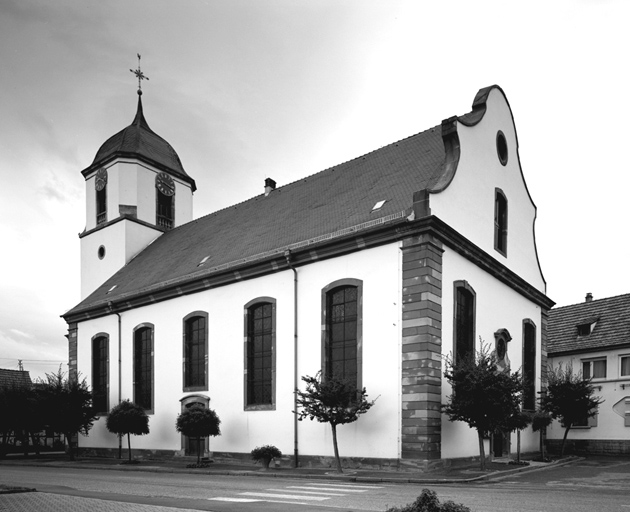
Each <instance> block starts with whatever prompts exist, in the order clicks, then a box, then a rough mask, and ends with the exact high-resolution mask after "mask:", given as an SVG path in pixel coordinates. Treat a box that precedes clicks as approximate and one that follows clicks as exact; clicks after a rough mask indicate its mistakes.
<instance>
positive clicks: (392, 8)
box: [0, 0, 630, 378]
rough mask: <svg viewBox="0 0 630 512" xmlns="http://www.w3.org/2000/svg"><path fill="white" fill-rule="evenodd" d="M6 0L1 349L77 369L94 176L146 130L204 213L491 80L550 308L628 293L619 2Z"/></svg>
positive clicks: (8, 358) (417, 125)
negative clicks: (121, 142) (135, 129)
mask: <svg viewBox="0 0 630 512" xmlns="http://www.w3.org/2000/svg"><path fill="white" fill-rule="evenodd" d="M519 5H520V7H519V6H516V2H506V1H505V0H501V1H483V0H475V1H470V0H450V1H449V2H436V1H427V2H424V1H420V0H416V1H405V0H382V1H373V0H347V1H344V0H317V1H316V0H309V1H306V0H302V1H300V0H291V1H289V0H215V1H201V0H196V1H186V0H180V1H169V2H167V1H156V0H144V1H134V0H124V1H123V0H120V1H111V0H105V1H103V0H99V1H93V0H81V1H78V0H76V1H69V0H55V1H54V2H50V1H48V0H0V65H1V66H2V68H1V69H0V176H1V177H2V181H1V185H2V186H0V214H1V220H0V244H2V250H1V251H0V269H1V272H2V274H1V275H2V279H1V284H0V286H1V288H0V300H1V305H2V307H1V308H0V367H3V368H13V369H17V367H18V359H22V360H23V365H24V368H25V369H26V370H29V371H30V372H31V376H32V377H34V378H36V377H40V376H43V375H44V373H46V372H51V371H55V370H56V369H57V368H58V366H59V364H60V363H63V369H64V370H65V369H67V365H66V364H65V363H66V362H67V343H66V339H65V338H64V334H66V325H65V322H64V321H63V320H62V319H61V318H60V315H61V314H62V313H64V311H66V310H68V309H70V308H71V307H73V306H74V305H76V304H77V303H78V301H79V238H78V236H77V235H78V233H80V232H81V231H83V228H84V226H85V206H84V196H85V182H84V180H83V177H82V175H81V173H80V171H81V170H82V169H84V168H86V167H88V166H89V165H90V164H91V163H92V160H93V159H94V156H95V154H96V151H97V150H98V148H99V147H100V145H101V144H102V143H103V142H104V141H105V140H106V139H107V138H108V137H110V136H111V135H113V134H114V133H116V132H118V131H119V130H121V129H122V128H124V127H126V126H127V125H129V124H130V123H131V121H132V120H133V117H134V115H135V110H136V102H137V95H136V88H137V80H136V79H135V78H134V76H133V74H132V73H130V72H129V69H130V68H134V69H135V68H136V66H137V57H136V54H137V53H140V54H141V55H142V70H143V72H144V73H145V74H146V75H147V76H148V77H149V79H150V80H149V81H148V82H144V83H143V91H144V95H143V97H142V98H143V105H144V113H145V117H146V119H147V122H148V123H149V125H150V126H151V128H152V129H153V130H154V131H155V132H156V133H158V134H159V135H161V136H162V137H163V138H165V139H166V140H167V141H169V142H170V144H171V145H172V146H173V147H174V148H175V150H176V151H177V153H178V154H179V157H180V159H181V161H182V163H183V165H184V168H185V169H186V171H187V173H188V174H189V175H190V176H192V177H193V178H194V179H195V180H196V182H197V187H198V190H197V192H196V193H195V196H194V215H195V217H199V216H202V215H205V214H207V213H210V212H212V211H215V210H217V209H220V208H224V207H226V206H229V205H231V204H234V203H237V202H240V201H243V200H245V199H248V198H250V197H252V196H255V195H257V194H260V193H261V192H262V189H263V182H264V179H265V178H266V177H271V178H273V179H274V180H276V182H277V183H278V186H282V185H284V184H287V183H290V182H292V181H295V180H296V179H298V178H300V177H304V176H307V175H310V174H313V173H315V172H318V171H320V170H322V169H325V168H327V167H330V166H332V165H335V164H338V163H341V162H343V161H346V160H349V159H352V158H354V157H357V156H360V155H362V154H364V153H367V152H369V151H372V150H374V149H377V148H379V147H381V146H384V145H386V144H389V143H391V142H394V141H396V140H399V139H402V138H405V137H408V136H410V135H413V134H415V133H417V132H420V131H423V130H425V129H427V128H430V127H432V126H435V125H438V124H440V122H441V121H442V119H445V118H448V117H450V116H453V115H461V114H464V113H466V112H469V111H470V108H471V104H472V101H473V98H474V96H475V94H476V93H477V91H478V90H479V89H480V88H482V87H485V86H488V85H492V84H498V85H500V86H501V87H502V88H503V90H504V91H505V93H506V95H507V98H508V101H509V102H510V105H511V107H512V111H513V114H514V119H515V122H516V129H517V132H518V136H519V143H520V159H521V165H522V167H523V172H524V176H525V180H526V182H527V185H528V187H529V190H530V193H531V195H532V198H533V200H534V202H535V203H536V206H537V208H538V220H537V222H536V238H537V244H538V251H539V257H540V262H541V266H542V270H543V273H544V276H545V279H546V280H547V293H548V295H549V297H550V298H551V299H553V300H554V301H556V303H557V304H558V305H567V304H573V303H577V302H581V301H583V300H584V296H585V294H586V292H592V293H593V294H594V296H595V298H596V299H597V298H603V297H607V296H613V295H619V294H623V293H629V292H630V284H629V279H628V277H629V271H628V262H629V261H630V249H629V246H630V243H629V242H628V221H629V219H630V215H629V214H628V203H629V202H630V201H629V200H628V193H627V185H628V182H629V180H628V179H627V175H628V173H629V170H630V169H629V164H628V161H627V158H626V153H627V147H628V141H630V133H629V132H630V129H629V128H628V126H629V124H628V123H629V119H630V83H629V77H630V72H629V70H628V65H629V54H628V49H629V48H630V30H628V26H627V25H628V21H629V20H630V2H627V1H624V0H618V1H614V0H573V1H562V0H554V1H553V2H550V1H548V0H547V1H540V2H538V1H528V2H525V1H523V2H519Z"/></svg>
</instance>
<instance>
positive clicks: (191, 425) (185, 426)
mask: <svg viewBox="0 0 630 512" xmlns="http://www.w3.org/2000/svg"><path fill="white" fill-rule="evenodd" d="M220 424H221V420H220V419H219V416H217V413H216V412H214V411H213V410H212V409H207V408H206V407H204V406H203V405H201V404H193V405H191V406H190V407H188V408H187V409H186V410H185V411H184V412H182V413H181V414H180V415H179V416H177V421H176V422H175V428H176V429H177V432H180V433H181V434H184V435H185V436H188V437H195V438H197V464H199V463H200V461H201V439H205V438H206V437H208V436H219V435H221V429H220V428H219V425H220Z"/></svg>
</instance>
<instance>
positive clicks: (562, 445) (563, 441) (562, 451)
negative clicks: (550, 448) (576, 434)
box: [560, 425, 571, 457]
mask: <svg viewBox="0 0 630 512" xmlns="http://www.w3.org/2000/svg"><path fill="white" fill-rule="evenodd" d="M569 430H571V425H569V426H568V427H566V428H565V430H564V437H563V438H562V444H561V445H560V457H564V444H565V442H566V440H567V436H568V435H569Z"/></svg>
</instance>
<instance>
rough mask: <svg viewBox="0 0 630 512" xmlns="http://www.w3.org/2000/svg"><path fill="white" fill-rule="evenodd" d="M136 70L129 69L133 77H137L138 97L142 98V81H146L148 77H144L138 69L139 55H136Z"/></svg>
mask: <svg viewBox="0 0 630 512" xmlns="http://www.w3.org/2000/svg"><path fill="white" fill-rule="evenodd" d="M137 55H138V69H130V70H129V71H131V72H132V73H133V74H134V75H136V76H137V77H138V96H142V80H148V79H149V77H148V76H145V75H144V73H143V72H142V70H141V69H140V59H141V57H140V54H139V53H138V54H137Z"/></svg>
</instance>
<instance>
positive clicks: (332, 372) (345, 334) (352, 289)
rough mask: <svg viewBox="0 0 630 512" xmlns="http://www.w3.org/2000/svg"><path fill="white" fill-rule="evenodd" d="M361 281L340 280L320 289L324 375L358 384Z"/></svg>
mask: <svg viewBox="0 0 630 512" xmlns="http://www.w3.org/2000/svg"><path fill="white" fill-rule="evenodd" d="M362 291H363V286H362V283H361V281H359V280H357V279H344V280H341V281H337V282H335V283H332V284H331V285H329V286H328V287H327V288H325V289H324V297H323V302H324V308H323V309H324V311H325V320H324V322H323V324H324V325H325V326H326V329H325V332H324V343H323V368H322V370H323V374H324V377H336V378H339V379H345V380H349V381H351V382H353V383H356V385H357V387H361V383H362V378H361V369H362V361H361V349H362V339H361V338H362Z"/></svg>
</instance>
